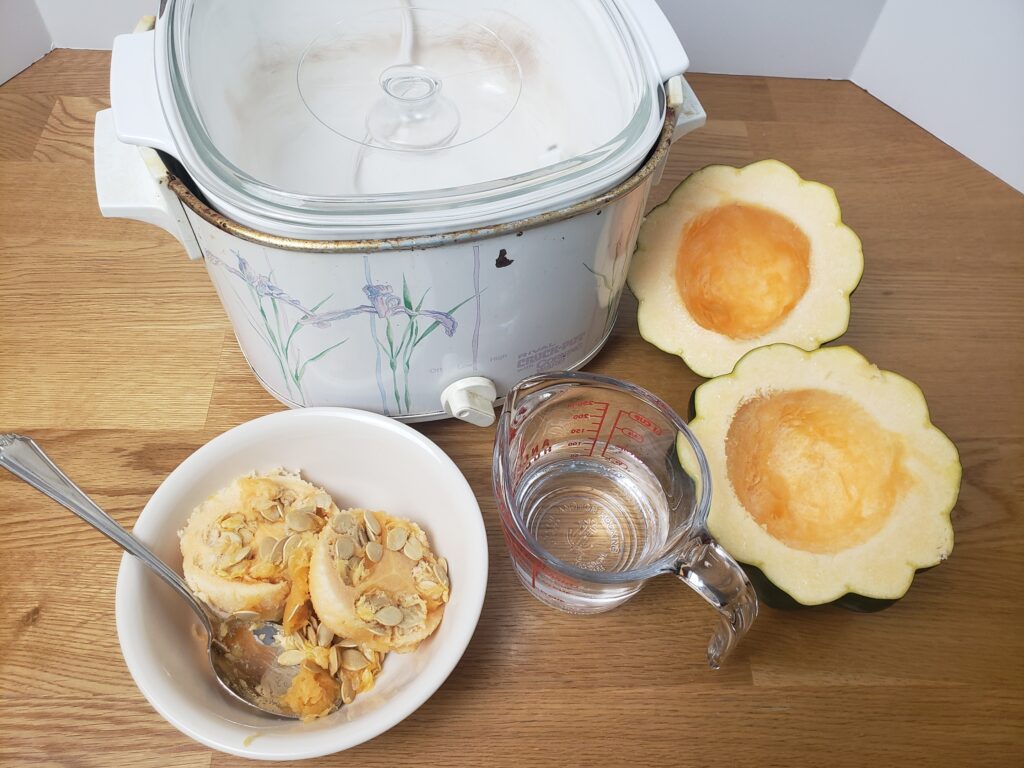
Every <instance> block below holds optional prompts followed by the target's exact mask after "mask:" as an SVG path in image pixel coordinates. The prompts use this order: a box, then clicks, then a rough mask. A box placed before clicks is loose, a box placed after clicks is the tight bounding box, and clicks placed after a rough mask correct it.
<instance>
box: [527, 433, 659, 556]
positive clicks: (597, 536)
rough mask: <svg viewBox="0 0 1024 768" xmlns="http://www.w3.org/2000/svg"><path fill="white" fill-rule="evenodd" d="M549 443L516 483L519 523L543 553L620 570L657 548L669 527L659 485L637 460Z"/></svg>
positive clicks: (655, 551) (657, 552) (655, 554)
mask: <svg viewBox="0 0 1024 768" xmlns="http://www.w3.org/2000/svg"><path fill="white" fill-rule="evenodd" d="M569 454H570V449H568V448H563V447H561V446H557V445H556V446H553V448H552V450H551V452H550V453H548V454H546V455H545V456H543V457H541V458H539V459H537V460H535V462H534V463H533V464H532V465H531V466H530V467H529V468H528V469H527V470H526V472H525V473H524V474H523V476H522V478H521V479H520V481H519V484H518V485H517V487H516V492H515V497H516V504H517V507H518V509H519V510H520V511H521V515H522V519H523V522H524V524H525V526H526V528H527V529H528V530H529V531H530V532H531V533H532V534H533V536H534V538H536V540H537V541H538V543H539V544H540V545H541V546H542V547H543V548H544V549H546V550H547V552H548V553H549V554H551V555H552V556H554V557H556V558H558V559H559V560H561V561H562V562H564V563H568V564H569V565H574V566H576V567H577V568H583V569H586V570H590V571H606V572H616V571H627V570H630V569H632V568H636V567H638V566H641V565H644V564H646V563H648V562H650V561H651V560H652V559H654V557H656V556H657V555H658V554H660V553H661V552H662V550H663V548H664V546H665V541H666V539H667V537H668V533H669V505H668V500H667V498H666V496H665V492H664V491H663V490H662V487H661V483H659V482H658V479H657V478H656V477H655V476H654V474H653V473H652V472H651V471H650V470H649V469H648V468H647V467H646V466H645V465H644V464H643V463H642V462H640V461H639V460H638V459H636V458H635V457H633V456H632V455H630V454H629V453H626V452H617V453H616V455H615V459H616V461H617V462H619V463H618V464H616V463H612V462H610V461H608V460H607V459H604V458H601V457H586V456H572V455H569Z"/></svg>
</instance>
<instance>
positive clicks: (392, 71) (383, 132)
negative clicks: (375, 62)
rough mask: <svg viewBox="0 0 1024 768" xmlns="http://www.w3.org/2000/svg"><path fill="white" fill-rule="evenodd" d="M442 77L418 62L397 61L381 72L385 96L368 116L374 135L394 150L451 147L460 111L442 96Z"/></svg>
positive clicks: (367, 121) (369, 128) (457, 126)
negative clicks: (402, 62) (403, 62)
mask: <svg viewBox="0 0 1024 768" xmlns="http://www.w3.org/2000/svg"><path fill="white" fill-rule="evenodd" d="M441 85H442V83H441V79H440V78H439V77H437V76H435V75H434V74H433V73H431V72H430V71H429V70H428V69H427V68H426V67H421V66H419V65H417V64H396V65H394V66H391V67H388V68H387V69H385V70H384V71H383V72H382V73H381V75H380V87H381V89H382V90H383V91H384V95H383V96H382V97H381V98H380V100H379V101H377V103H376V104H374V106H373V108H372V109H371V110H370V114H369V115H368V116H367V119H366V127H367V130H369V132H370V135H371V136H372V137H373V138H374V140H376V142H377V143H379V144H380V145H382V146H385V147H391V148H393V149H436V148H439V147H444V146H447V145H448V144H449V143H450V142H451V140H452V139H453V138H454V137H455V134H456V133H458V131H459V122H460V121H459V110H458V109H456V107H455V105H454V104H452V102H451V101H450V100H449V99H447V98H445V97H444V96H442V95H441Z"/></svg>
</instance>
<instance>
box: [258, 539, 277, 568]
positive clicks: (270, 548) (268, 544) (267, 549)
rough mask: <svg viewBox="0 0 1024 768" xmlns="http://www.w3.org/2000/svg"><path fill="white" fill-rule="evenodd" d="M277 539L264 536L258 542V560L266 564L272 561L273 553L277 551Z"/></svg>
mask: <svg viewBox="0 0 1024 768" xmlns="http://www.w3.org/2000/svg"><path fill="white" fill-rule="evenodd" d="M278 543H279V539H275V538H274V537H273V536H266V537H264V538H263V539H262V540H261V541H260V546H259V553H260V560H264V561H266V562H268V563H272V562H273V561H274V551H275V550H276V549H277V545H278Z"/></svg>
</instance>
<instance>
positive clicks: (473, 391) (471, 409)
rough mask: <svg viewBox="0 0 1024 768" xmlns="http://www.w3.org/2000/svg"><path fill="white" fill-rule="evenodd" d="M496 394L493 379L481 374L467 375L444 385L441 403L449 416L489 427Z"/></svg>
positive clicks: (492, 419) (478, 425) (492, 421)
mask: <svg viewBox="0 0 1024 768" xmlns="http://www.w3.org/2000/svg"><path fill="white" fill-rule="evenodd" d="M497 396H498V392H497V390H496V389H495V387H494V382H493V381H491V380H490V379H488V378H485V377H483V376H469V377H467V378H465V379H459V380H458V381H454V382H452V383H451V384H449V385H448V386H447V387H445V389H444V391H443V392H442V393H441V404H442V405H443V406H444V410H445V412H446V413H447V414H448V415H449V416H454V417H455V418H456V419H462V421H468V422H469V423H470V424H473V425H475V426H477V427H489V426H491V424H493V423H494V401H495V399H496V398H497Z"/></svg>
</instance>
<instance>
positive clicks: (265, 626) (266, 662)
mask: <svg viewBox="0 0 1024 768" xmlns="http://www.w3.org/2000/svg"><path fill="white" fill-rule="evenodd" d="M0 466H2V467H4V468H5V469H7V470H9V471H10V472H11V473H12V474H14V475H15V476H17V477H19V478H21V479H22V480H24V481H25V482H26V483H28V484H29V485H31V486H32V487H33V488H35V489H36V490H37V491H41V492H42V493H44V494H46V495H47V496H49V497H50V498H51V499H53V500H54V501H56V502H57V503H58V504H60V505H61V506H63V507H66V508H67V509H69V510H71V511H72V512H74V513H75V514H76V515H78V517H80V518H82V520H84V521H85V522H87V523H88V524H89V525H91V526H92V527H93V528H95V529H96V530H98V531H99V532H100V533H102V534H104V535H105V536H107V537H108V538H110V539H111V540H113V542H114V543H115V544H117V545H118V546H120V547H121V548H122V549H123V550H125V551H126V552H128V553H130V554H132V555H135V557H137V558H139V560H141V561H142V562H143V564H145V565H146V566H148V567H149V568H150V570H152V571H153V572H154V573H155V574H156V575H157V576H159V577H160V578H161V579H163V580H164V581H165V582H166V583H167V584H168V585H170V587H171V588H172V589H173V590H174V591H175V592H177V593H178V595H180V596H181V598H182V599H183V600H184V601H185V602H186V603H188V605H189V607H190V608H191V609H192V610H193V612H194V613H195V614H196V616H197V617H198V618H199V623H200V624H202V627H203V629H204V630H205V631H206V653H207V656H208V657H209V660H210V666H211V667H212V668H213V671H214V676H215V677H216V678H217V681H218V682H219V683H220V684H221V687H222V688H223V689H224V690H225V691H227V692H228V693H229V694H230V695H231V696H232V697H233V698H235V699H237V700H238V701H240V702H242V703H243V704H245V705H246V706H250V707H254V708H255V709H258V710H260V711H261V712H267V713H269V714H272V715H276V716H278V717H286V718H290V719H295V718H296V717H297V716H296V715H295V714H294V713H292V712H288V711H285V710H284V709H281V708H280V707H279V706H277V704H276V703H275V702H276V701H278V700H279V699H280V697H281V695H282V694H283V693H284V692H285V691H287V690H288V686H289V685H290V684H291V680H292V679H293V678H294V676H295V674H296V672H297V670H298V667H294V666H293V667H282V666H281V665H279V664H278V663H277V657H278V655H279V654H280V653H281V652H282V650H283V649H282V648H281V647H280V643H279V640H280V637H281V627H280V626H279V625H277V624H273V623H270V622H247V621H241V620H238V619H232V618H229V619H227V620H224V619H221V618H219V617H218V616H216V615H215V614H214V613H212V612H211V611H210V610H209V608H207V606H206V605H205V604H204V603H203V602H202V601H200V600H199V599H198V598H196V596H195V595H193V594H192V591H191V590H190V589H189V588H188V585H187V584H185V581H184V580H183V579H182V578H181V577H180V576H179V575H178V574H176V573H175V572H174V571H172V570H171V569H170V568H168V567H167V565H166V564H165V563H164V562H163V561H162V560H161V559H160V558H158V557H157V556H156V555H154V554H153V553H152V552H151V551H150V549H149V547H147V546H146V545H145V544H143V543H142V542H141V541H139V540H138V539H137V538H135V537H134V536H133V535H132V534H130V533H129V532H128V531H126V530H125V529H124V528H122V527H121V526H120V525H118V524H117V522H115V521H114V519H113V518H112V517H110V515H108V514H107V513H106V512H104V511H103V510H102V509H100V508H99V507H98V506H97V505H96V503H95V502H94V501H93V500H92V499H90V498H89V497H88V496H86V495H85V493H84V492H83V491H82V490H81V489H80V488H79V487H78V486H77V485H75V484H74V483H73V482H71V480H70V479H69V478H68V476H67V475H65V474H64V473H63V472H61V471H60V469H58V468H57V465H56V464H54V463H53V462H52V461H51V460H50V458H49V457H48V456H47V455H46V454H45V453H43V450H42V449H41V448H40V447H39V446H38V445H37V444H36V441H35V440H33V439H32V438H30V437H23V436H22V435H0ZM231 651H234V652H233V653H232V652H231ZM261 689H262V690H263V691H264V694H263V695H261V694H260V693H259V692H258V691H259V690H261Z"/></svg>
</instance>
